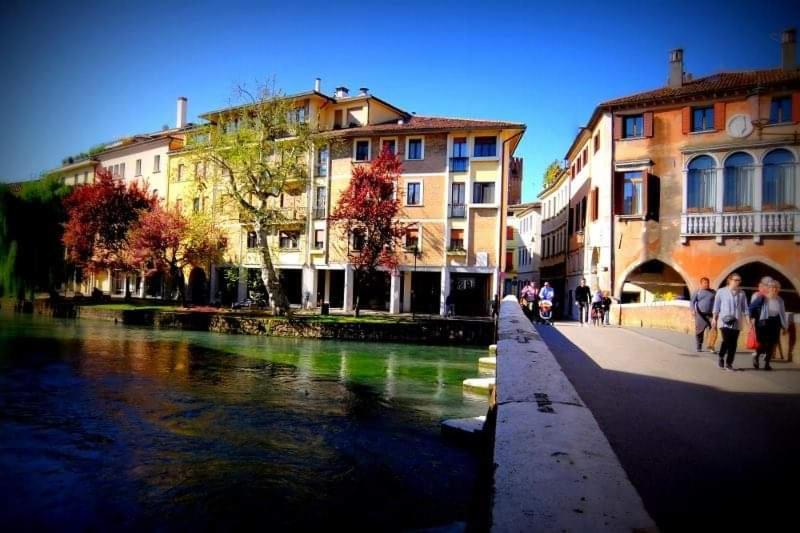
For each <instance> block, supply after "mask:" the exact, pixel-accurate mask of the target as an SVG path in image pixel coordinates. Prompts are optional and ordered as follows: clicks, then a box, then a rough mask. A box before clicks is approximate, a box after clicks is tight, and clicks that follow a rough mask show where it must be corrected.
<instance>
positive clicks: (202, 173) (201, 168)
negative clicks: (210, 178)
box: [194, 161, 206, 179]
mask: <svg viewBox="0 0 800 533" xmlns="http://www.w3.org/2000/svg"><path fill="white" fill-rule="evenodd" d="M205 177H206V164H205V163H204V162H200V161H198V162H197V163H195V164H194V178H195V179H201V178H205Z"/></svg>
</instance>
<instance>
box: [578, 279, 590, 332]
mask: <svg viewBox="0 0 800 533" xmlns="http://www.w3.org/2000/svg"><path fill="white" fill-rule="evenodd" d="M591 301H592V291H591V290H590V289H589V287H587V286H586V280H585V279H581V284H580V286H579V287H578V288H577V289H575V305H577V306H578V313H579V314H580V318H578V320H579V321H580V323H581V326H582V325H583V323H584V322H588V313H589V305H590V304H591Z"/></svg>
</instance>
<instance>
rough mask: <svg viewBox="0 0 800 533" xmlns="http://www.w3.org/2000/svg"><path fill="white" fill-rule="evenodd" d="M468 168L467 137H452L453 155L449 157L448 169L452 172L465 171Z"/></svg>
mask: <svg viewBox="0 0 800 533" xmlns="http://www.w3.org/2000/svg"><path fill="white" fill-rule="evenodd" d="M468 168H469V152H468V149H467V138H466V137H456V138H455V139H453V157H451V158H450V170H451V171H453V172H466V171H467V169H468Z"/></svg>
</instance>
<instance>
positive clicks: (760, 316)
mask: <svg viewBox="0 0 800 533" xmlns="http://www.w3.org/2000/svg"><path fill="white" fill-rule="evenodd" d="M780 287H781V286H780V283H778V282H777V281H776V280H771V281H770V282H769V284H768V286H767V294H766V296H764V295H759V296H757V297H756V298H755V299H753V302H752V303H751V304H750V325H751V330H753V329H754V330H755V339H753V341H754V342H753V343H752V344H754V345H755V346H754V348H755V350H756V354H755V356H753V368H756V369H757V368H759V359H760V357H761V355H762V354H763V355H764V370H772V367H771V366H770V364H769V363H770V361H771V360H772V354H773V353H774V352H775V347H776V346H777V345H778V342H779V341H780V333H781V331H783V333H784V334H785V333H786V327H787V321H786V307H785V306H784V303H783V298H781V297H780V296H779V295H778V292H779V291H780ZM750 344H751V339H750V338H748V348H750Z"/></svg>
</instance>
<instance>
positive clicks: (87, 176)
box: [83, 171, 89, 183]
mask: <svg viewBox="0 0 800 533" xmlns="http://www.w3.org/2000/svg"><path fill="white" fill-rule="evenodd" d="M83 182H84V183H89V172H88V171H87V172H84V173H83Z"/></svg>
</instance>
